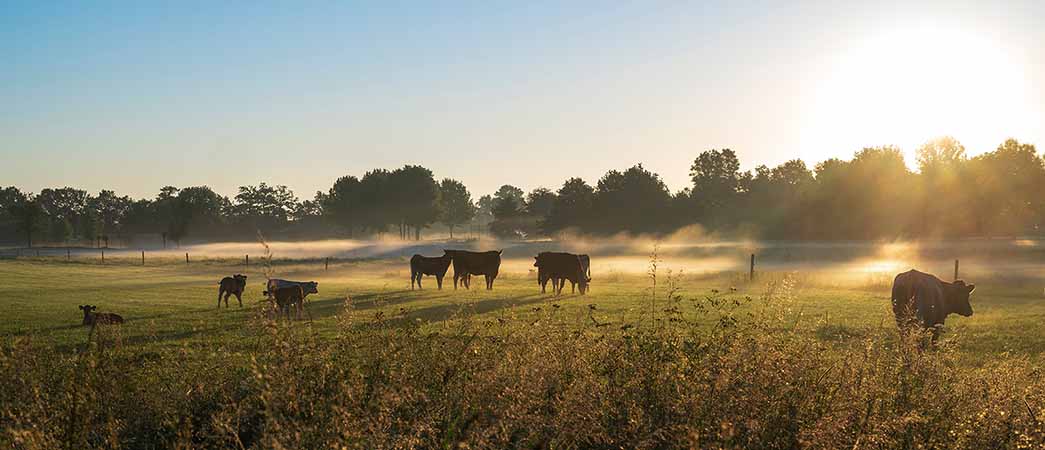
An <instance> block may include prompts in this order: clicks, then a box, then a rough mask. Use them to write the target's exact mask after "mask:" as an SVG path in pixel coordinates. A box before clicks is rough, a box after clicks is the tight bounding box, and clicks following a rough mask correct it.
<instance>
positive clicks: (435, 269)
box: [410, 253, 467, 290]
mask: <svg viewBox="0 0 1045 450" xmlns="http://www.w3.org/2000/svg"><path fill="white" fill-rule="evenodd" d="M452 260H453V257H451V256H450V254H448V253H445V254H443V256H440V257H437V258H430V257H427V256H421V255H414V256H413V257H411V258H410V289H411V290H413V289H414V282H415V281H416V282H417V288H418V289H421V277H423V276H425V275H434V276H435V282H436V284H437V285H439V289H442V288H443V277H445V276H446V271H447V269H449V268H450V261H452ZM466 286H467V284H466Z"/></svg>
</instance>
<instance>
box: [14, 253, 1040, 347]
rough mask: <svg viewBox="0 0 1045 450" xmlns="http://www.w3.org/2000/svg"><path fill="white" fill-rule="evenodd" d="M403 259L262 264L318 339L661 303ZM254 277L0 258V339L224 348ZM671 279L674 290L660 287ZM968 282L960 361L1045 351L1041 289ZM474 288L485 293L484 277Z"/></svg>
mask: <svg viewBox="0 0 1045 450" xmlns="http://www.w3.org/2000/svg"><path fill="white" fill-rule="evenodd" d="M408 265H409V264H408V262H407V261H405V259H403V260H400V259H386V260H364V261H353V262H335V263H333V264H332V265H330V266H329V269H325V268H324V263H323V261H322V260H315V261H282V262H279V261H277V262H275V263H274V264H273V265H272V266H271V269H270V270H271V271H272V272H273V274H272V276H273V277H280V278H286V279H294V280H315V281H318V282H319V283H320V293H319V295H315V296H312V298H310V303H309V307H308V315H307V316H306V317H305V319H308V318H309V317H310V318H311V319H312V326H314V327H315V329H316V330H318V331H319V332H320V333H321V334H330V333H333V332H334V331H335V330H336V327H337V321H336V320H335V315H336V314H337V313H338V312H339V311H341V310H342V309H343V308H345V306H346V304H347V305H351V307H352V308H353V309H356V310H360V311H372V312H373V313H377V312H382V313H384V314H385V315H387V316H389V317H391V316H393V315H402V313H403V312H404V311H405V312H406V317H409V318H410V319H412V320H417V319H419V320H421V321H423V322H425V323H427V324H432V325H436V324H439V323H440V322H443V321H447V320H448V319H451V318H453V317H455V316H457V315H460V314H469V315H472V314H479V315H480V317H487V318H490V317H497V316H503V315H505V314H513V315H516V316H520V317H524V318H525V317H529V316H536V315H537V314H535V311H534V308H541V309H542V310H559V311H561V315H562V316H564V317H570V318H573V319H575V320H589V321H590V320H591V318H589V317H588V316H589V313H590V311H589V307H588V305H592V304H594V305H596V309H595V312H594V313H592V314H593V315H594V318H595V320H596V321H599V322H600V323H608V322H609V323H615V324H630V325H633V326H637V327H643V326H649V324H650V323H651V314H650V311H651V309H663V308H664V307H665V306H664V305H663V304H662V305H661V306H660V307H659V308H658V307H656V306H655V304H651V301H650V299H651V298H652V292H651V288H652V287H653V285H652V282H651V279H650V277H649V275H648V274H646V273H634V272H612V273H609V274H604V275H602V276H601V277H597V278H596V279H595V280H594V281H593V284H592V291H591V292H590V293H589V294H588V295H585V296H581V295H567V294H564V295H562V296H561V297H557V296H554V295H552V294H551V293H550V291H549V293H546V294H541V293H540V289H539V288H538V287H537V285H536V281H535V275H534V274H533V273H530V272H528V271H523V270H525V265H523V264H521V263H516V264H511V266H513V267H515V268H516V269H523V270H519V271H516V272H511V271H509V272H506V273H502V274H501V276H500V277H499V278H498V280H497V282H496V284H495V289H494V290H493V291H486V290H484V289H475V288H473V289H471V290H464V289H463V288H460V289H457V290H454V289H453V286H452V280H451V277H450V276H449V275H448V276H447V280H446V281H447V286H445V289H443V290H437V289H436V282H435V279H434V278H432V277H426V278H425V280H424V283H425V284H424V289H422V290H411V289H410V283H409V269H408ZM506 265H509V264H507V263H506ZM264 270H265V267H262V266H260V265H258V264H255V265H253V266H252V267H249V268H247V267H244V266H243V263H242V261H240V260H233V259H210V260H201V261H194V262H193V263H192V264H190V265H186V264H184V263H183V262H181V261H178V260H175V259H168V260H155V261H150V263H149V265H147V266H144V267H142V266H140V261H139V260H137V259H133V258H125V259H116V260H114V259H110V260H109V261H108V262H106V263H105V264H100V263H98V262H97V261H79V262H77V261H73V262H64V261H61V260H60V259H59V260H57V261H55V260H53V259H52V260H48V259H33V258H23V259H19V260H17V261H13V260H7V261H0V279H2V280H4V281H5V284H7V285H8V287H7V288H5V289H4V292H5V294H4V295H5V297H6V298H5V299H4V300H3V303H4V305H5V307H4V310H5V316H6V320H4V321H3V322H2V323H0V334H2V335H5V336H31V337H32V338H33V339H34V340H37V341H40V342H46V343H48V344H52V345H56V346H59V347H61V348H70V346H72V345H75V344H78V343H82V342H85V338H86V334H87V328H85V327H82V326H80V321H81V319H82V314H81V313H80V311H79V310H78V309H77V306H78V305H81V304H92V305H97V306H98V307H99V311H112V312H117V313H119V314H121V315H123V316H124V317H125V318H126V319H127V320H128V322H127V324H126V325H125V326H124V327H123V337H124V339H125V340H126V341H125V343H126V344H128V345H134V346H139V345H140V346H144V347H152V346H168V347H169V346H178V345H183V344H192V345H194V346H203V347H206V346H208V345H215V346H223V345H234V344H235V342H236V340H237V339H239V338H241V337H242V331H243V323H244V322H245V321H247V320H249V319H250V317H251V311H252V310H253V309H252V308H254V307H257V306H258V305H259V304H260V303H259V302H260V301H262V300H263V296H262V295H261V292H262V291H263V289H264V280H265V274H264ZM658 270H659V274H658V275H659V280H658V282H659V284H660V285H659V286H658V289H659V290H660V294H659V295H658V298H660V297H663V296H664V295H666V292H667V290H668V289H675V290H676V292H675V294H676V295H679V296H681V297H682V298H683V299H684V300H692V299H704V298H708V297H712V298H717V299H721V300H724V301H730V300H734V299H736V300H742V299H744V298H745V297H752V298H757V297H759V296H760V295H762V294H763V293H764V292H765V290H766V287H767V285H770V284H773V283H776V282H779V281H780V280H781V279H783V277H785V276H787V277H789V279H790V280H792V282H793V285H794V286H793V291H794V292H793V294H792V295H791V296H792V299H791V301H790V304H789V308H791V309H792V310H793V312H794V313H795V317H794V319H795V320H798V321H802V322H805V323H808V324H810V325H815V326H812V327H809V328H806V327H803V329H810V330H812V331H813V332H815V333H817V336H818V337H819V338H821V339H823V340H826V341H831V340H837V339H845V338H853V337H860V336H863V335H865V334H866V333H867V332H868V331H869V330H872V329H881V330H892V329H894V327H895V325H894V322H893V318H892V311H891V310H890V308H889V287H890V283H891V275H892V274H884V273H882V274H867V275H865V276H864V277H863V278H855V279H850V280H848V281H845V282H839V281H834V280H833V279H832V278H831V277H829V276H826V275H822V274H818V273H817V272H810V273H801V272H793V273H792V272H771V273H759V274H758V276H757V277H756V280H754V281H748V279H747V274H745V273H731V272H725V273H711V274H699V275H697V274H687V273H684V272H683V273H681V274H679V273H677V272H674V273H672V272H671V270H672V269H671V264H670V260H669V261H661V262H660V267H659V269H658ZM233 273H244V274H246V275H248V286H247V292H246V293H245V295H244V299H243V301H244V307H243V308H239V307H238V305H237V304H236V299H235V297H232V298H231V299H230V301H231V303H230V307H229V308H228V309H225V307H224V304H223V305H222V308H221V309H218V308H216V297H217V281H218V280H219V279H220V278H221V277H222V276H225V275H231V274H233ZM596 273H598V272H596ZM669 278H670V280H669ZM669 281H670V282H671V283H672V284H673V286H668V283H669ZM972 281H974V282H976V284H977V290H976V292H975V293H974V294H973V307H974V310H975V314H974V315H973V316H972V317H970V318H962V317H958V316H951V317H950V318H949V321H948V325H949V326H948V331H949V334H948V336H949V338H950V339H954V340H959V341H960V342H961V345H960V349H961V351H962V352H963V353H966V354H968V356H970V361H977V360H980V361H982V360H986V359H988V358H990V357H991V356H992V355H1000V354H1018V355H1024V356H1027V357H1029V358H1032V359H1039V358H1040V357H1041V354H1042V352H1043V351H1045V329H1042V328H1041V324H1042V323H1045V296H1043V293H1042V288H1041V285H1040V283H1036V281H1035V280H1014V279H1003V278H997V277H995V278H992V279H985V280H972ZM478 284H479V285H480V286H481V285H482V283H481V281H480V282H479V283H478ZM566 290H567V291H568V290H569V286H567V287H566ZM660 300H661V301H662V302H663V301H664V300H663V298H661V299H660ZM690 303H691V302H687V301H683V302H682V303H681V309H682V311H683V313H685V314H689V313H690V312H691V311H689V310H688V309H687V308H686V307H687V306H692V305H690ZM741 311H743V309H741ZM661 314H662V315H663V313H662V312H661ZM662 319H663V317H662ZM698 322H699V321H698Z"/></svg>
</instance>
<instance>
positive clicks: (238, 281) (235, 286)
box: [218, 273, 247, 308]
mask: <svg viewBox="0 0 1045 450" xmlns="http://www.w3.org/2000/svg"><path fill="white" fill-rule="evenodd" d="M246 288H247V276H246V275H240V274H238V273H237V274H235V275H233V276H231V277H225V278H222V279H221V281H219V282H218V308H221V297H222V296H223V295H224V296H225V307H226V308H228V307H229V296H230V295H235V296H236V300H238V301H239V307H240V308H242V307H243V290H244V289H246Z"/></svg>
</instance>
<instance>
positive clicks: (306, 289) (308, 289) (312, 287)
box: [261, 278, 319, 318]
mask: <svg viewBox="0 0 1045 450" xmlns="http://www.w3.org/2000/svg"><path fill="white" fill-rule="evenodd" d="M288 286H298V287H300V288H301V302H298V303H296V305H297V314H298V318H300V317H301V310H302V309H304V308H305V298H307V297H308V294H318V293H319V283H317V282H315V281H289V280H281V279H279V278H272V279H270V280H269V281H268V283H265V292H262V293H261V294H262V295H264V296H266V297H270V298H274V297H275V296H276V291H278V290H279V289H280V288H284V287H288ZM287 292H289V291H287Z"/></svg>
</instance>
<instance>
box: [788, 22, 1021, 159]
mask: <svg viewBox="0 0 1045 450" xmlns="http://www.w3.org/2000/svg"><path fill="white" fill-rule="evenodd" d="M1004 49H1005V47H1004V46H1002V45H999V43H997V42H994V41H992V40H990V39H989V38H987V37H984V36H981V35H976V34H972V33H969V32H963V31H961V30H957V29H941V28H939V27H935V26H934V27H921V28H912V29H908V30H903V31H894V32H890V33H884V34H881V35H877V36H872V37H868V38H866V39H865V40H863V41H860V42H858V43H856V44H855V45H852V46H850V47H848V48H847V49H846V51H845V53H844V54H842V55H840V56H839V57H838V58H836V59H834V60H833V61H831V62H830V63H829V64H828V68H827V70H826V71H825V72H824V73H822V74H820V76H815V77H814V78H818V79H819V80H818V81H816V84H815V85H814V86H813V87H812V88H811V89H810V90H809V94H810V98H808V101H809V102H808V103H807V108H808V109H807V111H806V113H805V114H804V116H805V120H804V121H803V122H804V123H803V130H802V139H803V147H804V148H805V149H807V151H808V152H810V153H809V157H813V158H816V159H817V160H822V159H826V158H828V157H831V156H842V157H846V158H848V157H850V156H851V155H852V152H853V151H855V150H857V149H859V148H861V147H865V146H873V145H886V144H892V145H899V146H900V147H901V148H902V149H903V150H904V151H905V153H906V154H907V157H908V162H909V163H913V157H912V155H913V153H914V150H915V148H917V147H918V146H919V145H921V144H922V143H924V142H925V141H927V140H929V139H931V138H933V137H937V136H942V135H951V136H955V137H956V138H958V140H959V141H961V142H962V143H963V144H965V147H966V149H967V150H968V152H969V153H970V154H977V153H980V152H983V151H988V150H992V149H993V148H994V147H996V146H997V145H998V144H1000V143H1001V142H1002V141H1003V140H1004V139H1005V138H1006V137H1017V138H1019V137H1021V136H1023V137H1024V139H1026V138H1027V137H1026V136H1027V133H1032V132H1033V129H1032V127H1033V126H1034V124H1036V123H1039V118H1038V114H1039V112H1038V111H1037V110H1036V107H1034V106H1032V102H1031V99H1032V98H1033V97H1032V95H1031V93H1030V92H1028V91H1029V89H1028V82H1027V80H1026V79H1025V76H1024V73H1025V72H1024V68H1023V64H1021V63H1020V62H1018V61H1017V60H1016V59H1015V58H1014V57H1013V55H1012V54H1010V53H1008V52H1006V51H1004ZM1021 133H1022V134H1021Z"/></svg>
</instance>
